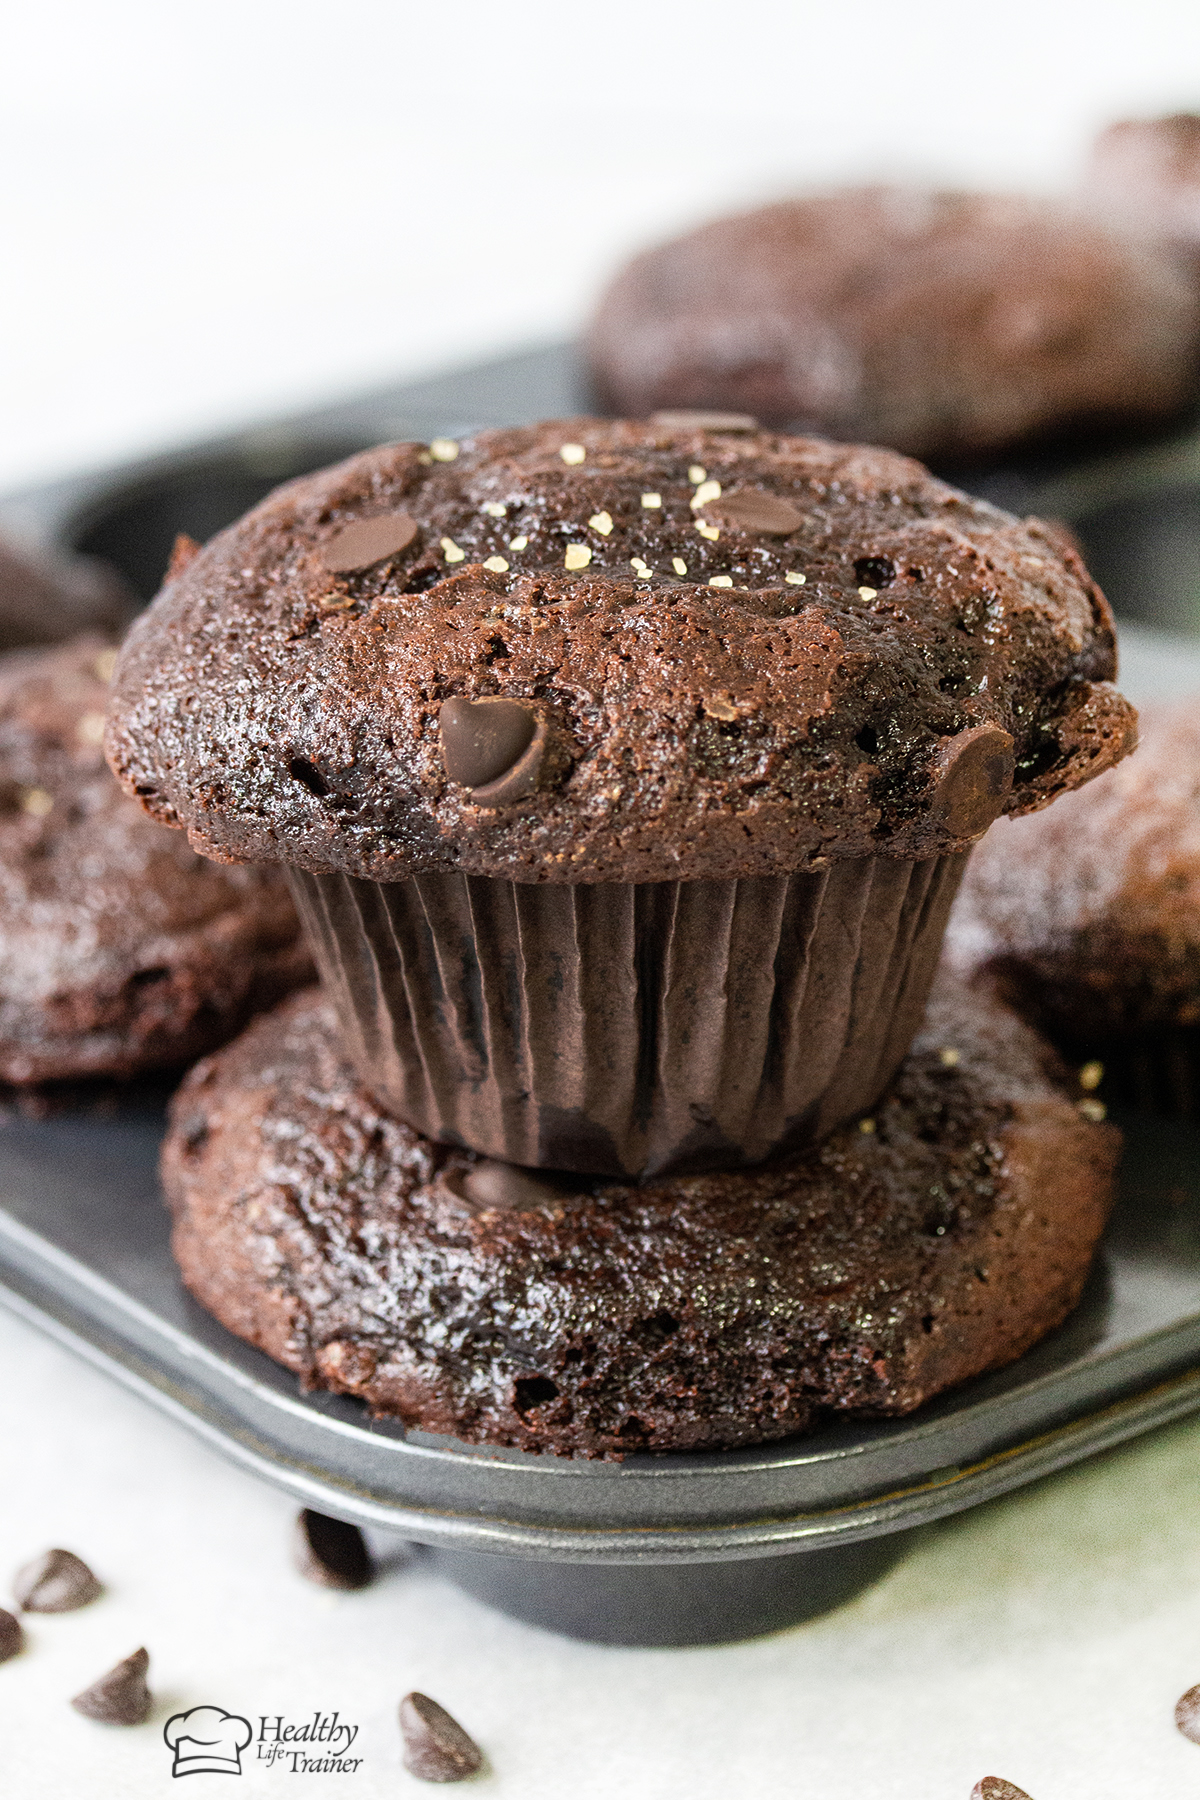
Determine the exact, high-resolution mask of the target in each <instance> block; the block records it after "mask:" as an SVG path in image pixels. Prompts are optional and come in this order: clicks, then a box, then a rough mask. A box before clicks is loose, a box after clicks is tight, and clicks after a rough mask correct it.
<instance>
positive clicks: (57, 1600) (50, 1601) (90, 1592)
mask: <svg viewBox="0 0 1200 1800" xmlns="http://www.w3.org/2000/svg"><path fill="white" fill-rule="evenodd" d="M101 1591H102V1590H101V1587H100V1583H99V1582H98V1581H97V1580H96V1577H95V1576H94V1575H93V1574H92V1571H91V1570H90V1569H89V1568H88V1566H87V1564H86V1563H85V1562H81V1561H80V1559H79V1558H78V1557H77V1556H76V1555H75V1554H74V1552H73V1551H71V1550H47V1551H46V1552H45V1553H44V1554H43V1555H42V1556H37V1557H35V1558H34V1560H33V1561H32V1562H29V1563H26V1564H25V1566H24V1568H23V1569H18V1570H17V1573H16V1576H15V1577H14V1579H13V1597H14V1599H15V1600H16V1602H17V1605H18V1606H19V1607H21V1608H22V1609H23V1610H24V1611H25V1612H44V1613H56V1612H74V1610H75V1608H76V1607H77V1606H86V1605H87V1604H88V1602H89V1601H90V1600H94V1599H95V1598H96V1596H97V1595H98V1594H99V1593H101Z"/></svg>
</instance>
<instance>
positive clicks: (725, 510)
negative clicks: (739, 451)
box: [703, 488, 804, 537]
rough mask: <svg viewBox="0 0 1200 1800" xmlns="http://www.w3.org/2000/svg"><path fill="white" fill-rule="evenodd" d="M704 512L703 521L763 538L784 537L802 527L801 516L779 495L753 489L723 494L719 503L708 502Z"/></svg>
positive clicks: (788, 501) (802, 519)
mask: <svg viewBox="0 0 1200 1800" xmlns="http://www.w3.org/2000/svg"><path fill="white" fill-rule="evenodd" d="M703 511H704V516H705V518H713V519H716V520H717V521H718V523H720V524H722V525H731V526H732V527H733V528H734V530H735V531H753V532H757V533H758V534H759V535H760V536H762V537H787V536H789V535H790V533H791V532H793V531H799V529H800V527H801V525H803V523H804V515H803V514H802V513H800V512H798V511H797V510H796V508H795V507H794V506H793V505H792V503H791V501H790V500H782V499H780V497H779V495H778V494H760V493H758V492H757V491H756V490H755V489H754V488H745V489H743V491H742V492H741V493H739V494H722V495H721V497H720V499H719V500H710V501H708V502H707V503H706V504H705V506H704V508H703Z"/></svg>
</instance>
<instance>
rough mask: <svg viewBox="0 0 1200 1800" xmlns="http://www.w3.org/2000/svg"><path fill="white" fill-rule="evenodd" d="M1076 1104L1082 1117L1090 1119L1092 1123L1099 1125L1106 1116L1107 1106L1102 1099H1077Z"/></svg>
mask: <svg viewBox="0 0 1200 1800" xmlns="http://www.w3.org/2000/svg"><path fill="white" fill-rule="evenodd" d="M1076 1104H1077V1105H1078V1107H1079V1110H1080V1112H1081V1113H1082V1114H1083V1116H1084V1118H1085V1119H1090V1120H1091V1122H1092V1124H1093V1125H1099V1124H1100V1122H1101V1120H1103V1119H1107V1117H1108V1108H1107V1106H1105V1104H1104V1102H1103V1100H1079V1101H1077V1102H1076Z"/></svg>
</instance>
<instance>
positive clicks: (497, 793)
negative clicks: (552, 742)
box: [438, 699, 545, 806]
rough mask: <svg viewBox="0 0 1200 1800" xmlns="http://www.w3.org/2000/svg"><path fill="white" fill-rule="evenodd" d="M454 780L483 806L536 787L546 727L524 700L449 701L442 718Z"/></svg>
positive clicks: (444, 748) (517, 797)
mask: <svg viewBox="0 0 1200 1800" xmlns="http://www.w3.org/2000/svg"><path fill="white" fill-rule="evenodd" d="M438 725H439V727H440V729H441V734H442V761H443V762H444V764H445V767H446V773H447V775H448V776H449V777H450V779H451V781H458V782H461V783H462V785H463V786H464V787H469V788H471V789H472V790H473V798H474V799H475V800H477V801H479V802H480V803H481V804H482V805H484V806H501V805H503V804H504V803H505V802H506V801H509V800H521V799H524V797H525V795H526V794H531V793H532V792H533V790H534V788H535V787H536V786H537V775H538V770H539V768H540V767H541V762H542V756H543V753H544V749H545V729H544V727H543V726H542V725H541V723H540V721H539V719H538V718H537V715H536V714H535V713H534V712H533V711H532V709H531V708H530V707H528V706H526V705H525V704H524V703H523V702H522V701H520V700H501V699H494V700H492V699H488V700H447V701H445V702H444V703H443V705H442V710H441V713H440V715H439V718H438Z"/></svg>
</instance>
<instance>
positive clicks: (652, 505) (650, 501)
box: [642, 494, 662, 512]
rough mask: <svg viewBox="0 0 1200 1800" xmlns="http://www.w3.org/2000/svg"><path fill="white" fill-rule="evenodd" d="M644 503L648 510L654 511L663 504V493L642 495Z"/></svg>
mask: <svg viewBox="0 0 1200 1800" xmlns="http://www.w3.org/2000/svg"><path fill="white" fill-rule="evenodd" d="M642 505H643V506H644V507H645V508H646V510H647V512H654V511H655V509H656V508H657V507H660V506H661V505H662V495H661V494H643V495H642Z"/></svg>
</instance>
